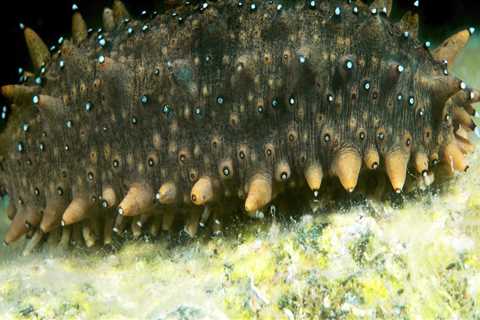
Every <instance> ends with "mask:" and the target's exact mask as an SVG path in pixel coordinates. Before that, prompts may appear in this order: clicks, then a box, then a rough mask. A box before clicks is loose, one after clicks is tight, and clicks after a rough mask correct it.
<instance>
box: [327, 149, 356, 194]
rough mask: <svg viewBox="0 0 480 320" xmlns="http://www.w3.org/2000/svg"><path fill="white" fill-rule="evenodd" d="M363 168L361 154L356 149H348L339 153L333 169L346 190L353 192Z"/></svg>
mask: <svg viewBox="0 0 480 320" xmlns="http://www.w3.org/2000/svg"><path fill="white" fill-rule="evenodd" d="M361 167H362V158H361V156H360V153H359V152H358V151H357V150H355V149H352V148H348V149H344V150H340V151H339V152H338V153H337V155H336V157H335V159H334V161H333V167H332V168H333V171H334V173H335V174H336V175H337V176H338V178H339V179H340V183H341V184H342V186H343V187H344V188H345V190H347V191H348V192H352V191H353V190H354V189H355V187H356V185H357V182H358V175H359V174H360V169H361Z"/></svg>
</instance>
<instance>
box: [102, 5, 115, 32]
mask: <svg viewBox="0 0 480 320" xmlns="http://www.w3.org/2000/svg"><path fill="white" fill-rule="evenodd" d="M102 18H103V29H104V30H105V31H107V32H111V31H112V30H113V29H115V18H114V16H113V10H112V9H110V8H105V9H103V17H102Z"/></svg>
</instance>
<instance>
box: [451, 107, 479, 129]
mask: <svg viewBox="0 0 480 320" xmlns="http://www.w3.org/2000/svg"><path fill="white" fill-rule="evenodd" d="M453 118H454V120H455V121H457V122H458V123H460V124H461V125H462V126H463V127H465V128H467V129H469V130H472V131H473V130H475V127H476V126H475V122H473V119H472V117H471V116H470V115H469V114H468V112H467V111H465V109H463V108H460V107H454V108H453Z"/></svg>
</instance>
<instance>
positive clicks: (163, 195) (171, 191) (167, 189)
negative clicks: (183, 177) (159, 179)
mask: <svg viewBox="0 0 480 320" xmlns="http://www.w3.org/2000/svg"><path fill="white" fill-rule="evenodd" d="M156 197H157V200H158V202H160V203H161V204H172V203H174V202H175V200H176V199H177V187H176V186H175V183H173V182H165V183H164V184H162V186H161V187H160V189H159V190H158V193H157V196H156Z"/></svg>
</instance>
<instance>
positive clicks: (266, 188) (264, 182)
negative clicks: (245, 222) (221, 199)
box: [245, 173, 272, 213]
mask: <svg viewBox="0 0 480 320" xmlns="http://www.w3.org/2000/svg"><path fill="white" fill-rule="evenodd" d="M271 200H272V179H271V177H268V176H267V175H264V174H260V173H259V174H256V175H254V176H253V177H252V178H251V179H250V184H249V187H248V194H247V199H246V200H245V210H246V211H247V213H255V212H256V211H257V210H258V209H261V208H262V207H263V206H265V205H266V204H268V203H269V202H270V201H271Z"/></svg>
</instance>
